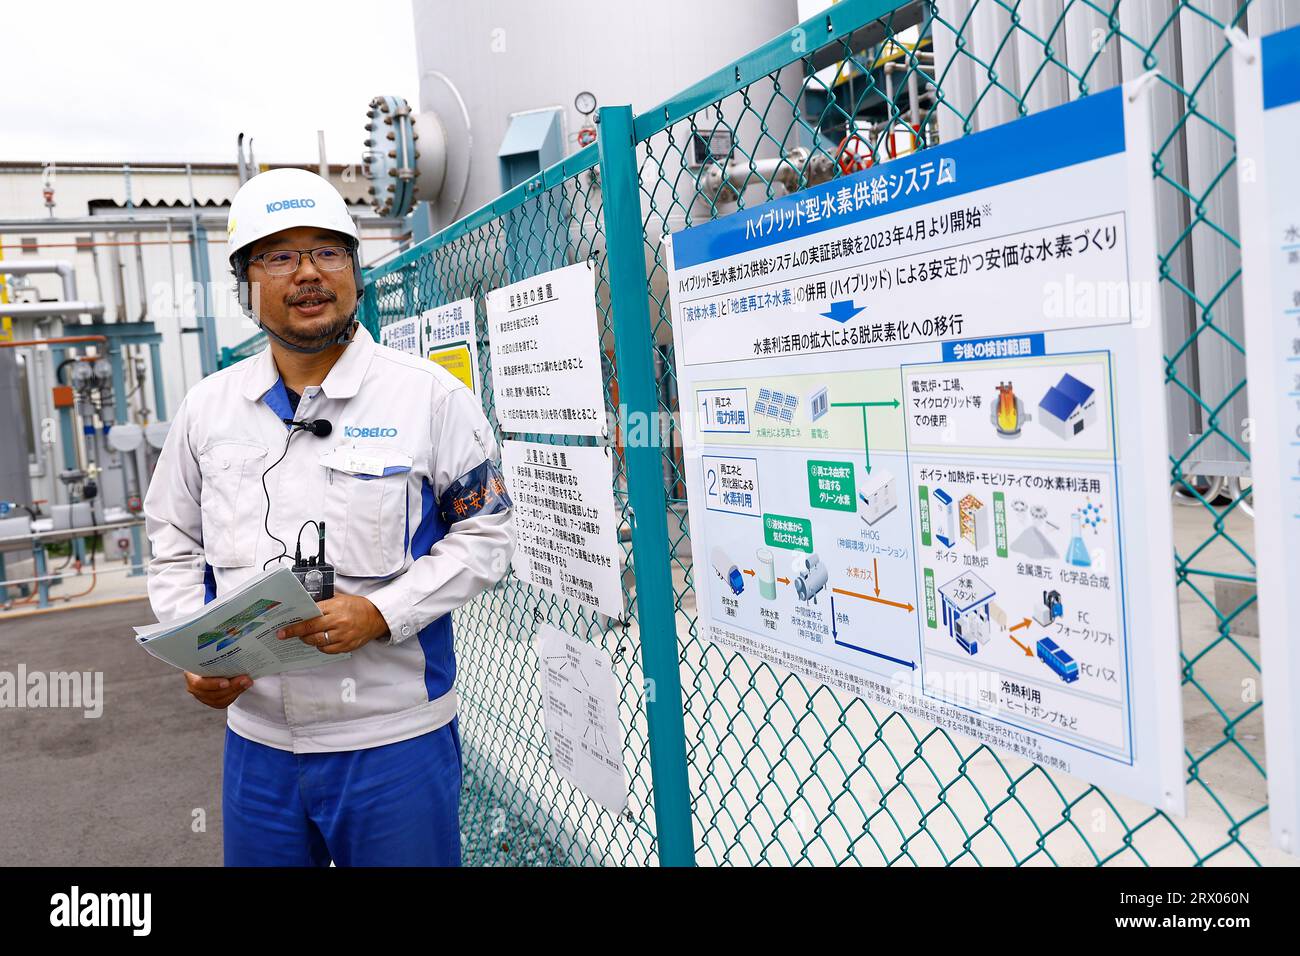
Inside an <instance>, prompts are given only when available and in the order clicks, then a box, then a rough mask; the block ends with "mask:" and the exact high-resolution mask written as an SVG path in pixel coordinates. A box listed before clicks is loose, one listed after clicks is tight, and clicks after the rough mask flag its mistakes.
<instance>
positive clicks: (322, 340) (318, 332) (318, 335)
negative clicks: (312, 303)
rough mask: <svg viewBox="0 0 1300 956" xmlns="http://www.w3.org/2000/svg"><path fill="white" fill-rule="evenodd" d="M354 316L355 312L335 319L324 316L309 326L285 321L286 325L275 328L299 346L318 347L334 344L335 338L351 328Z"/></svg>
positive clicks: (277, 332) (304, 347)
mask: <svg viewBox="0 0 1300 956" xmlns="http://www.w3.org/2000/svg"><path fill="white" fill-rule="evenodd" d="M354 317H355V312H354V313H353V314H352V315H346V316H343V315H341V316H338V317H337V318H334V319H330V318H327V317H325V316H322V317H321V318H319V319H315V320H313V322H312V324H311V325H310V326H307V327H302V326H297V327H295V326H294V325H292V324H290V323H285V325H284V327H282V328H278V329H275V334H276V335H278V336H280V338H282V339H284V340H285V341H287V342H290V343H292V344H293V345H296V346H298V347H299V348H303V349H318V348H321V347H323V346H327V345H331V344H333V342H334V340H335V339H337V338H338V337H339V336H340V335H342V334H343V333H344V332H346V331H347V330H348V329H349V328H351V326H352V320H353V318H354Z"/></svg>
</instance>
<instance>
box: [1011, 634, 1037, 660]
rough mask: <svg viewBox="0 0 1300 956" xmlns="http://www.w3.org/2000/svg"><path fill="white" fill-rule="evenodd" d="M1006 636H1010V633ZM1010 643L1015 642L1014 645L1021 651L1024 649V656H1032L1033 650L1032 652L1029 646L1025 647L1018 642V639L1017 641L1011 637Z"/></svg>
mask: <svg viewBox="0 0 1300 956" xmlns="http://www.w3.org/2000/svg"><path fill="white" fill-rule="evenodd" d="M1007 637H1011V635H1010V634H1008V635H1007ZM1011 643H1012V644H1015V645H1016V647H1018V648H1020V649H1021V650H1022V651H1024V652H1025V656H1026V657H1033V656H1034V652H1033V651H1031V650H1030V649H1029V648H1027V647H1025V645H1023V644H1021V643H1020V642H1019V641H1017V640H1016V639H1015V638H1014V637H1011Z"/></svg>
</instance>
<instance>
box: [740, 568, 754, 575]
mask: <svg viewBox="0 0 1300 956" xmlns="http://www.w3.org/2000/svg"><path fill="white" fill-rule="evenodd" d="M741 570H743V571H744V572H745V573H746V574H748V575H749V576H750V577H753V575H754V572H753V571H751V570H749V568H742V569H741Z"/></svg>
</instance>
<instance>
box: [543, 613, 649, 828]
mask: <svg viewBox="0 0 1300 956" xmlns="http://www.w3.org/2000/svg"><path fill="white" fill-rule="evenodd" d="M536 642H537V659H538V662H539V664H540V670H541V675H540V676H541V684H542V714H543V718H544V720H545V722H546V743H547V745H548V746H549V747H550V750H551V766H553V767H554V768H555V772H556V773H558V774H559V775H560V776H561V777H563V778H564V779H565V780H567V781H569V783H571V784H573V785H574V786H575V787H577V788H578V789H579V790H581V791H582V792H583V793H585V794H587V796H589V797H591V798H592V799H593V800H595V801H596V802H597V803H599V804H600V805H601V806H603V807H604V808H605V809H606V810H609V811H610V812H611V813H621V812H622V811H623V808H624V807H626V806H627V778H626V777H625V776H624V775H623V734H622V731H621V730H620V729H619V722H618V681H616V680H615V679H614V669H613V667H612V666H611V665H610V662H609V655H608V654H606V653H605V652H604V651H603V650H601V649H600V648H599V647H596V646H595V645H594V644H588V643H587V642H586V641H580V640H578V639H577V638H576V637H574V636H573V635H572V634H566V633H565V632H564V631H561V630H559V629H557V628H554V627H552V626H551V625H549V624H539V625H538V627H537V637H536Z"/></svg>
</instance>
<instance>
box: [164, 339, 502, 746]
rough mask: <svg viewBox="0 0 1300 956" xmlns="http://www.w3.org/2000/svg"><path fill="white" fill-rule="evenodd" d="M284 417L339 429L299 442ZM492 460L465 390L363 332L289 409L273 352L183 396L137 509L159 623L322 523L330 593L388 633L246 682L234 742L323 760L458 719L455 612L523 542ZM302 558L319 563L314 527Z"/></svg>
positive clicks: (236, 707) (489, 438)
mask: <svg viewBox="0 0 1300 956" xmlns="http://www.w3.org/2000/svg"><path fill="white" fill-rule="evenodd" d="M285 419H298V420H316V419H326V420H328V421H329V422H330V423H331V426H332V429H331V431H330V434H329V435H327V436H325V437H319V436H317V435H315V434H312V433H310V432H306V431H301V430H295V431H292V432H291V431H290V429H289V426H287V425H286V424H285ZM286 440H287V441H288V448H287V451H285V448H286V445H285V443H286ZM282 452H284V459H283V460H282V461H280V462H279V463H278V464H275V462H276V459H277V458H279V457H280V455H281V453H282ZM496 457H497V448H496V443H495V440H494V437H493V435H492V430H491V428H490V427H489V426H488V423H487V420H486V419H485V418H484V415H483V410H482V408H481V406H480V404H479V402H478V400H477V398H476V397H475V395H474V393H473V392H472V391H470V390H469V389H468V388H466V387H465V385H464V384H462V383H461V382H460V381H458V380H457V379H456V378H455V377H454V376H452V375H451V374H450V373H448V372H447V371H446V370H445V369H443V368H441V367H440V366H438V365H436V364H434V363H433V362H428V361H424V360H422V359H420V358H418V357H415V356H411V355H407V354H405V353H402V352H398V351H396V350H394V349H390V348H387V347H385V346H381V345H378V344H376V343H375V341H374V339H373V338H372V337H371V336H370V334H369V333H368V332H367V331H366V330H365V329H364V328H358V329H357V331H356V334H355V336H354V338H353V340H352V342H351V343H350V344H349V345H348V346H347V348H346V349H344V351H343V354H342V356H340V358H339V359H338V361H337V362H336V363H335V364H334V367H333V368H332V369H330V371H329V374H328V375H327V376H326V377H325V380H324V382H322V383H321V384H320V385H319V386H309V387H307V388H305V389H304V390H303V393H302V397H301V400H300V402H299V405H298V408H297V411H296V412H294V410H293V409H292V408H291V407H290V404H289V399H288V395H287V393H286V390H285V387H284V383H283V381H282V380H281V378H280V376H279V372H278V371H277V369H276V366H275V362H274V361H273V359H272V356H271V351H270V349H269V347H268V348H267V349H265V350H263V351H262V352H261V353H259V354H258V355H256V356H253V357H252V358H249V359H245V360H244V361H242V362H239V363H237V364H236V365H233V366H231V367H229V368H226V369H222V370H221V371H219V372H216V373H214V374H212V375H209V376H208V377H207V378H205V379H203V381H201V382H199V383H198V384H197V385H195V386H194V388H192V389H191V390H190V392H189V394H188V395H186V396H185V400H184V401H183V402H182V403H181V406H180V408H179V409H178V411H177V413H176V416H175V418H174V419H173V421H172V425H171V430H170V431H169V432H168V435H167V440H166V442H165V443H164V445H163V449H162V452H161V454H160V456H159V458H158V464H157V468H156V469H155V471H154V475H153V478H152V481H151V482H150V485H149V492H148V494H147V495H146V497H145V502H144V512H145V527H146V530H147V531H148V534H149V540H150V541H151V542H152V544H153V558H152V560H151V561H150V564H149V599H150V601H151V603H152V604H153V610H154V613H155V614H156V615H157V617H158V620H159V621H163V622H166V621H168V620H171V619H174V618H177V617H180V616H182V615H185V614H188V613H191V612H193V611H195V610H197V609H199V608H200V607H201V606H202V605H203V603H204V602H205V601H210V600H212V599H213V598H214V597H220V596H221V595H223V594H225V593H227V592H229V591H230V590H232V589H233V588H235V587H237V586H239V584H240V583H241V582H243V581H246V580H247V579H248V578H250V577H252V576H254V575H256V574H258V573H260V572H261V571H262V567H263V564H264V563H265V562H266V561H267V559H268V558H273V557H274V556H276V555H278V554H280V552H281V550H282V549H281V545H280V544H279V543H278V542H276V541H274V540H272V537H271V535H274V536H275V537H276V538H279V539H280V540H282V541H284V542H286V543H287V547H288V551H289V554H290V556H292V554H293V551H294V541H295V537H296V535H297V533H298V531H299V529H300V528H301V527H302V526H303V524H304V522H307V521H309V520H314V521H324V523H325V529H326V552H325V556H326V559H327V560H328V561H329V563H331V564H332V565H333V566H334V570H335V574H336V578H335V593H342V594H355V595H360V596H363V597H365V598H367V599H369V600H370V601H371V602H372V603H373V604H374V605H375V607H376V608H378V610H379V613H380V614H382V615H383V617H384V620H385V621H386V622H387V623H388V628H389V635H388V636H387V637H384V638H380V639H378V640H373V641H370V642H368V643H367V644H365V645H363V646H362V647H361V648H359V649H358V650H356V651H354V652H353V653H352V655H351V657H349V658H345V659H340V660H337V661H331V662H329V663H327V664H323V665H320V666H318V667H315V668H310V669H306V670H299V671H293V672H289V673H284V674H279V675H274V676H267V677H261V678H259V679H257V680H255V681H254V683H253V686H252V687H251V688H250V689H249V690H246V691H244V693H242V694H241V695H240V696H239V697H238V698H237V699H236V700H235V702H234V703H233V704H231V705H230V707H229V708H228V710H227V721H228V723H229V726H230V728H231V729H232V730H233V731H234V732H235V733H237V734H239V735H240V736H242V737H246V738H248V739H249V740H253V741H257V742H259V743H263V744H266V745H268V746H271V747H276V748H279V749H281V750H290V751H293V752H294V753H323V752H330V751H340V750H356V749H361V748H365V747H377V746H380V745H382V744H389V743H395V742H397V741H400V740H406V739H408V738H410V737H414V736H417V735H419V734H423V733H427V732H429V731H431V730H436V729H437V728H439V727H441V726H442V725H443V724H445V723H447V722H448V721H450V720H451V719H452V717H454V716H455V714H456V694H455V690H454V686H453V685H454V680H455V673H456V659H455V655H454V653H453V649H452V629H451V619H450V612H451V611H452V610H453V609H455V608H457V607H460V606H461V605H462V604H464V603H465V602H467V601H469V600H471V599H472V598H474V597H475V596H476V595H478V594H480V593H481V592H482V591H484V590H485V589H486V588H489V587H491V586H492V585H494V584H495V583H496V582H497V581H498V580H499V579H500V578H501V577H502V576H503V575H504V573H505V571H506V569H507V568H508V567H509V564H510V556H511V553H512V552H513V551H514V546H515V531H514V524H513V518H512V514H511V507H510V499H509V496H508V494H507V493H506V490H505V487H504V484H503V483H502V479H501V474H500V472H499V471H498V470H497V467H496V465H495V463H494V462H495V460H496ZM273 464H274V467H273V468H272V467H271V466H272V465H273ZM268 469H269V471H268ZM264 481H265V491H264V490H263V482H264ZM268 500H269V503H270V511H269V515H268V511H267V502H268ZM268 526H269V528H270V532H271V534H270V535H268V534H267V531H266V530H265V529H266V528H267V527H268ZM303 553H304V555H307V554H315V553H316V537H315V535H314V534H312V533H311V532H310V530H309V531H308V533H307V535H306V540H305V541H304V542H303ZM280 563H281V564H283V565H285V566H286V567H287V566H289V565H290V564H291V558H290V559H286V560H283V561H281V562H280ZM272 566H274V562H273V563H272Z"/></svg>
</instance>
